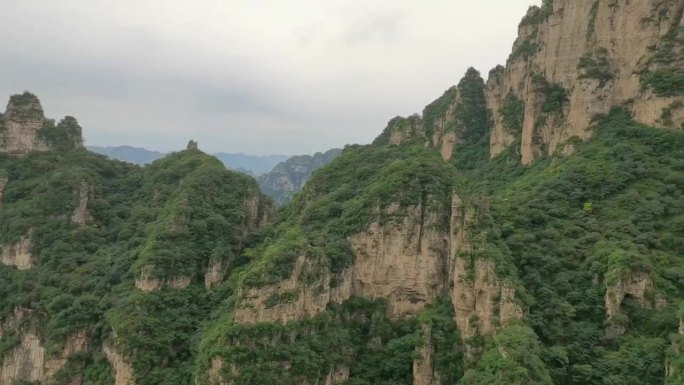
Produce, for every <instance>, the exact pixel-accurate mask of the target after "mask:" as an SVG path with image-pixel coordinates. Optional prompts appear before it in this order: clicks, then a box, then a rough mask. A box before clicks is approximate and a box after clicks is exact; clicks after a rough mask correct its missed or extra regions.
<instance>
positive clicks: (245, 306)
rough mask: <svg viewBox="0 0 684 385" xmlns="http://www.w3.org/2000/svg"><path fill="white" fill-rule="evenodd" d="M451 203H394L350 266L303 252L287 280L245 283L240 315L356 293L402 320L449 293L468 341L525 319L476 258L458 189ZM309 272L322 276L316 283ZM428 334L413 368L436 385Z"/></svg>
mask: <svg viewBox="0 0 684 385" xmlns="http://www.w3.org/2000/svg"><path fill="white" fill-rule="evenodd" d="M449 203H450V205H444V204H440V202H439V201H438V200H437V199H436V198H432V197H429V196H428V197H427V198H426V199H425V203H424V205H425V207H422V205H417V206H409V207H401V206H400V205H398V204H392V205H390V206H388V207H387V208H385V209H384V210H377V213H376V215H377V220H374V221H372V222H371V223H370V224H369V225H368V226H367V228H366V229H365V230H364V231H362V232H360V233H358V234H355V235H353V236H351V237H349V242H350V244H351V247H352V249H353V251H354V253H355V254H356V258H355V261H354V264H353V265H352V266H350V267H348V268H347V269H345V270H344V271H342V272H341V273H340V274H338V275H336V276H331V274H330V273H329V272H323V273H322V272H321V271H320V266H321V263H320V262H319V261H317V260H315V259H314V258H313V257H307V256H305V255H300V256H299V257H298V258H297V260H296V262H295V264H294V269H293V271H292V273H291V275H290V277H289V278H287V279H285V280H282V281H280V282H279V283H277V284H274V285H266V286H264V287H258V288H255V287H251V288H244V289H243V291H242V292H241V293H239V298H240V299H239V300H238V305H237V306H236V309H235V313H234V321H235V322H236V323H241V324H254V323H261V322H280V323H287V322H291V321H295V320H300V319H303V318H306V317H311V316H315V315H316V314H319V313H322V312H324V311H325V310H326V309H327V306H328V305H329V304H331V303H343V302H344V301H346V300H348V299H350V298H352V297H363V298H367V299H381V298H382V299H384V300H386V301H387V304H388V307H387V312H388V314H387V315H388V316H389V317H390V318H395V319H396V318H401V317H405V316H415V315H417V314H419V313H420V312H421V311H423V310H424V308H425V306H426V305H428V304H430V303H431V302H433V301H434V300H435V299H436V298H437V297H438V296H440V295H448V296H449V297H451V300H452V304H453V305H454V307H455V309H456V312H455V314H456V315H455V319H454V321H455V324H456V327H457V328H458V329H459V331H460V333H461V335H462V336H464V338H465V339H466V340H467V338H468V337H472V336H475V335H478V334H479V335H492V334H495V333H496V331H497V330H498V329H499V328H500V327H502V326H505V325H506V324H507V323H508V322H509V321H511V320H513V319H518V318H521V317H522V315H523V312H522V308H521V307H520V305H519V304H518V302H517V300H516V298H515V289H514V287H513V286H512V285H511V284H510V283H508V282H507V281H505V280H502V279H501V278H500V277H498V276H497V274H496V266H495V264H494V262H493V261H491V260H487V259H479V260H472V259H471V255H472V254H473V249H474V248H475V247H478V246H473V244H472V242H471V234H470V231H471V230H470V225H471V224H472V222H473V221H474V219H475V211H474V208H473V207H472V206H470V205H468V204H466V203H464V202H463V201H462V200H461V198H460V197H459V196H457V195H455V194H454V195H453V197H452V198H451V201H450V202H449ZM310 273H315V275H313V276H315V277H317V278H316V279H315V280H313V282H312V279H311V277H312V274H310ZM333 282H334V284H333ZM423 336H424V338H426V343H425V344H424V345H423V346H422V347H421V350H420V357H419V358H418V359H416V360H415V362H414V366H413V372H414V374H413V376H414V384H419V385H437V384H439V378H438V376H437V374H436V372H435V370H434V367H433V363H432V355H433V351H432V347H431V346H430V343H429V341H430V330H429V329H427V330H423ZM466 343H467V341H466ZM217 366H218V364H215V363H212V369H211V370H210V371H209V373H208V374H207V375H208V376H209V377H210V378H212V373H214V380H212V381H213V382H212V383H213V384H223V382H221V381H223V377H221V376H220V375H219V374H217V373H220V370H219V369H220V367H219V369H217V368H216V367H217ZM338 369H339V368H338ZM235 370H239V368H235ZM336 371H337V369H336V370H335V371H333V372H332V374H330V375H328V377H326V383H331V384H335V383H339V382H335V381H336V380H335V378H338V379H339V381H341V382H343V381H345V380H346V376H347V375H348V372H347V371H346V369H345V370H344V371H341V372H339V374H335V373H336Z"/></svg>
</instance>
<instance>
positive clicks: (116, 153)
mask: <svg viewBox="0 0 684 385" xmlns="http://www.w3.org/2000/svg"><path fill="white" fill-rule="evenodd" d="M88 150H90V151H93V152H96V153H98V154H103V155H107V156H108V157H110V158H112V159H118V160H121V161H124V162H130V163H135V164H141V165H142V164H148V163H152V162H154V161H155V160H157V159H160V158H162V157H164V155H165V154H164V153H161V152H158V151H150V150H147V149H144V148H140V147H130V146H116V147H98V146H88ZM214 156H215V157H217V158H218V159H219V160H221V161H222V162H223V163H224V164H225V165H226V167H228V168H229V169H231V170H239V171H242V172H245V173H246V174H248V175H252V176H257V175H261V174H263V173H265V172H268V171H270V170H271V169H272V168H273V167H274V166H275V165H276V164H278V162H281V161H284V160H286V159H287V158H288V156H287V155H264V156H258V155H247V154H242V153H239V154H229V153H224V152H220V153H217V154H214Z"/></svg>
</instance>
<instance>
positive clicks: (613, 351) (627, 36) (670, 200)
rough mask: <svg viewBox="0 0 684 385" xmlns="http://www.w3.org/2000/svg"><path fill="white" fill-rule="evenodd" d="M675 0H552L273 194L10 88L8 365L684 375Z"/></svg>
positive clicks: (57, 379)
mask: <svg viewBox="0 0 684 385" xmlns="http://www.w3.org/2000/svg"><path fill="white" fill-rule="evenodd" d="M683 13H684V3H682V1H680V0H643V1H627V0H617V1H607V0H606V1H603V0H555V1H544V3H543V5H542V6H541V7H532V8H530V10H529V12H528V13H527V15H526V16H525V17H524V18H523V20H522V22H521V24H520V28H519V37H518V39H517V40H516V42H515V43H514V47H513V52H512V54H511V55H510V57H509V58H508V61H507V63H506V66H505V67H503V66H501V67H497V68H495V69H494V70H492V71H491V72H490V73H489V78H488V79H487V80H485V79H483V78H482V76H481V75H480V73H478V72H477V71H476V70H474V69H469V70H468V71H467V72H466V74H465V76H464V77H463V78H462V79H461V80H460V81H459V82H458V84H457V85H456V86H454V87H452V88H449V89H448V90H447V91H446V92H445V93H444V94H443V95H442V96H441V97H439V98H438V99H437V100H435V101H434V102H432V103H430V104H429V105H428V106H426V107H425V109H424V110H423V112H422V114H420V115H418V114H416V115H411V116H409V117H396V118H394V119H392V120H390V122H389V124H388V125H387V127H386V128H385V130H384V131H382V133H381V134H380V135H379V136H378V138H377V139H376V140H375V141H374V142H373V143H372V144H370V145H352V146H347V147H345V148H344V150H342V152H341V153H340V154H339V155H338V156H337V157H336V158H335V159H334V160H332V161H331V162H329V163H327V164H326V165H324V166H322V167H320V168H319V169H318V170H316V171H314V172H313V173H312V174H311V177H310V179H309V180H308V182H306V184H305V185H304V186H303V189H302V191H301V192H300V193H298V194H295V195H294V196H293V197H292V198H291V201H290V202H289V203H287V204H285V205H284V206H282V207H281V208H280V209H278V210H277V211H276V210H274V209H273V207H274V206H273V203H272V201H271V200H270V199H268V198H267V197H265V196H264V195H263V194H262V193H261V192H260V191H259V190H258V185H257V182H256V181H255V180H254V179H252V178H250V177H248V176H245V175H242V174H240V173H235V172H232V171H228V170H226V169H225V167H224V166H223V165H222V164H221V162H220V161H218V160H217V159H215V158H213V157H211V156H208V155H206V154H204V153H202V152H201V151H199V150H198V149H197V148H196V144H195V143H194V142H191V143H190V145H189V146H188V149H187V150H184V151H180V152H177V153H173V154H170V155H167V156H166V157H164V158H162V159H160V160H157V161H155V162H153V163H152V164H150V165H148V166H145V167H141V166H136V165H132V164H128V163H123V162H118V161H114V160H110V159H107V158H105V157H103V156H100V155H96V154H93V153H90V152H88V151H86V150H85V149H83V148H82V140H81V138H80V127H79V126H78V123H77V122H76V120H75V119H73V118H65V119H64V120H62V121H61V122H60V123H58V124H55V123H54V122H53V121H51V120H46V119H45V118H44V117H43V114H42V108H40V104H39V103H38V100H37V99H36V98H35V97H34V96H33V95H31V94H28V93H26V94H24V95H19V96H13V97H12V98H11V99H10V103H9V105H8V108H7V112H6V113H5V114H4V115H2V117H0V138H2V140H1V141H0V280H1V282H3V284H2V285H0V385H16V384H36V383H38V384H54V385H71V384H83V385H91V384H107V385H111V384H113V385H152V384H196V385H228V384H230V385H286V384H287V385H289V384H301V385H313V384H325V385H338V384H339V385H342V384H344V385H370V384H374V385H375V384H379V385H404V384H405V385H409V384H412V385H455V384H457V385H485V384H487V385H490V384H495V385H508V384H515V385H526V384H558V385H585V384H590V385H617V384H620V385H623V384H626V385H642V384H648V385H651V384H653V385H655V384H658V385H660V384H667V385H679V384H683V383H684V300H683V299H684V131H683V130H682V128H684V126H683V125H684V83H682V79H683V77H682V76H683V73H682V68H684V62H683V61H684V51H683V50H684V44H683V43H684V20H683V18H682V16H683ZM294 166H295V167H297V163H296V162H294ZM288 167H290V166H288V164H287V163H285V164H283V172H287V171H286V170H287V169H288ZM302 170H303V171H304V172H303V173H301V175H304V174H305V173H309V172H310V171H309V169H308V168H306V169H305V168H302ZM274 180H275V182H274V183H276V184H278V183H279V182H278V178H275V179H274ZM269 183H270V182H269ZM294 184H295V183H293V185H294ZM263 185H264V184H263V182H262V186H263ZM288 198H289V197H288Z"/></svg>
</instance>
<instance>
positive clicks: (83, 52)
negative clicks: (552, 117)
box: [0, 0, 540, 154]
mask: <svg viewBox="0 0 684 385" xmlns="http://www.w3.org/2000/svg"><path fill="white" fill-rule="evenodd" d="M539 2H540V1H535V0H486V1H485V0H478V1H476V0H467V1H466V0H347V1H342V0H287V1H285V0H249V1H247V0H245V1H233V0H118V1H114V0H107V1H105V0H59V1H55V0H3V1H2V3H3V4H2V6H1V8H2V9H1V13H0V35H1V36H3V38H2V39H1V40H0V74H2V75H1V76H0V96H1V97H3V98H5V100H7V99H6V98H7V97H8V96H9V95H10V94H13V93H18V92H21V91H23V90H30V91H32V92H34V93H36V94H37V95H38V96H39V97H40V99H41V101H42V103H43V107H44V108H45V110H46V114H47V115H48V116H49V117H53V118H60V117H62V116H64V115H73V116H75V117H76V118H77V119H78V120H79V122H80V123H81V126H83V128H84V136H85V139H86V142H87V144H91V145H119V144H128V145H135V146H143V147H147V148H149V149H153V150H162V151H166V150H172V149H178V148H182V147H183V146H184V145H185V143H186V142H187V140H189V139H190V138H194V139H195V140H197V141H199V143H200V147H201V148H202V149H204V150H206V151H208V152H216V151H226V152H239V151H242V152H246V153H253V154H268V153H284V154H298V153H311V152H315V151H319V150H325V149H328V148H332V147H340V146H342V145H344V144H346V143H368V142H370V141H371V140H372V139H373V138H374V137H375V136H377V135H378V134H379V133H380V131H381V130H382V129H383V128H384V126H385V124H386V122H387V121H388V120H389V119H390V118H392V117H393V116H396V115H409V114H411V113H414V112H420V111H421V110H422V109H423V106H425V105H426V104H428V103H429V102H430V101H432V100H433V99H435V98H437V97H438V96H440V95H441V94H442V92H443V91H444V90H445V89H447V88H449V87H450V86H451V85H453V84H456V83H457V82H458V80H459V79H460V78H461V76H462V75H463V74H464V73H465V70H466V69H467V68H468V67H469V66H474V67H475V68H477V69H478V70H480V71H481V72H482V73H483V76H486V74H487V72H488V71H489V70H490V69H491V68H492V67H494V66H495V65H496V64H500V63H503V62H505V60H506V57H507V55H508V54H509V53H510V48H511V45H512V43H513V40H514V39H515V36H516V32H517V25H518V22H519V21H520V19H521V18H522V16H523V15H524V14H525V11H526V10H527V7H528V6H529V5H531V4H534V3H539ZM3 104H4V102H3Z"/></svg>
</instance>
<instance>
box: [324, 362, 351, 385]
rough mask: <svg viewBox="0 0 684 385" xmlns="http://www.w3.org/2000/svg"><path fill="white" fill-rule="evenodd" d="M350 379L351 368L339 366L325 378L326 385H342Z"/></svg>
mask: <svg viewBox="0 0 684 385" xmlns="http://www.w3.org/2000/svg"><path fill="white" fill-rule="evenodd" d="M348 379H349V368H348V367H346V366H338V367H336V368H335V369H333V370H331V371H330V373H328V375H327V376H326V377H325V385H341V384H344V383H346V382H347V380H348Z"/></svg>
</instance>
